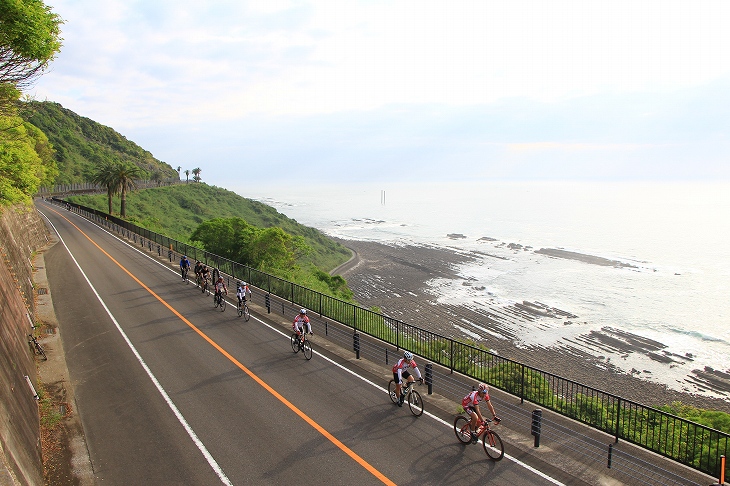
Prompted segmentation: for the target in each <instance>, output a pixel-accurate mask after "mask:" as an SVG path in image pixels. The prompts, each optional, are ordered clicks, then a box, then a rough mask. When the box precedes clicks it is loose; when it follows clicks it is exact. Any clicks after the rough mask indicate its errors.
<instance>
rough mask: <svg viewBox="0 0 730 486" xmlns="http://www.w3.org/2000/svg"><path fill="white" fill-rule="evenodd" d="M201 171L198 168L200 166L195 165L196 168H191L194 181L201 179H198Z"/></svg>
mask: <svg viewBox="0 0 730 486" xmlns="http://www.w3.org/2000/svg"><path fill="white" fill-rule="evenodd" d="M201 172H202V170H200V167H196V168H194V169H193V180H194V181H195V182H200V180H201V179H200V173H201Z"/></svg>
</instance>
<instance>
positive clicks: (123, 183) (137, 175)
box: [113, 162, 147, 218]
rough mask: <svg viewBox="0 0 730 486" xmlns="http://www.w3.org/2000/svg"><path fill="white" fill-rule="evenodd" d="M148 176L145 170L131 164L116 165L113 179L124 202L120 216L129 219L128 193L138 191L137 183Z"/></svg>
mask: <svg viewBox="0 0 730 486" xmlns="http://www.w3.org/2000/svg"><path fill="white" fill-rule="evenodd" d="M146 175H147V174H146V172H145V171H144V170H142V169H140V168H139V167H137V166H136V165H134V164H132V163H131V162H122V163H119V164H117V165H116V167H115V170H114V174H113V178H114V179H115V181H116V185H117V189H118V191H119V196H120V197H121V200H122V203H121V206H120V210H119V215H120V216H121V217H122V218H126V217H127V191H132V190H134V189H136V188H137V181H138V180H139V179H143V178H144V177H145V176H146Z"/></svg>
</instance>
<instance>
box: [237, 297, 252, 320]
mask: <svg viewBox="0 0 730 486" xmlns="http://www.w3.org/2000/svg"><path fill="white" fill-rule="evenodd" d="M241 316H243V320H244V321H246V322H248V320H249V319H251V312H249V310H248V304H247V303H246V301H245V300H244V301H243V302H241V301H239V302H238V317H241Z"/></svg>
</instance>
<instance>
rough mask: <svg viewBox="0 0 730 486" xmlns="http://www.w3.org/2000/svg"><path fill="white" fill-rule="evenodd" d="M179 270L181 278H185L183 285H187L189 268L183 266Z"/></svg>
mask: <svg viewBox="0 0 730 486" xmlns="http://www.w3.org/2000/svg"><path fill="white" fill-rule="evenodd" d="M180 271H181V273H182V278H183V280H185V285H187V284H188V272H189V271H190V269H189V268H183V269H181V270H180Z"/></svg>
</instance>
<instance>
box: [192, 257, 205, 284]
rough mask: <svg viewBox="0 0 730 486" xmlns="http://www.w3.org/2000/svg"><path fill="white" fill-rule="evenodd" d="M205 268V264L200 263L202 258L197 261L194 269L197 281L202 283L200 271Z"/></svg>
mask: <svg viewBox="0 0 730 486" xmlns="http://www.w3.org/2000/svg"><path fill="white" fill-rule="evenodd" d="M202 269H203V264H202V263H200V260H196V261H195V266H194V267H193V271H194V272H195V282H196V283H200V271H201V270H202Z"/></svg>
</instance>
